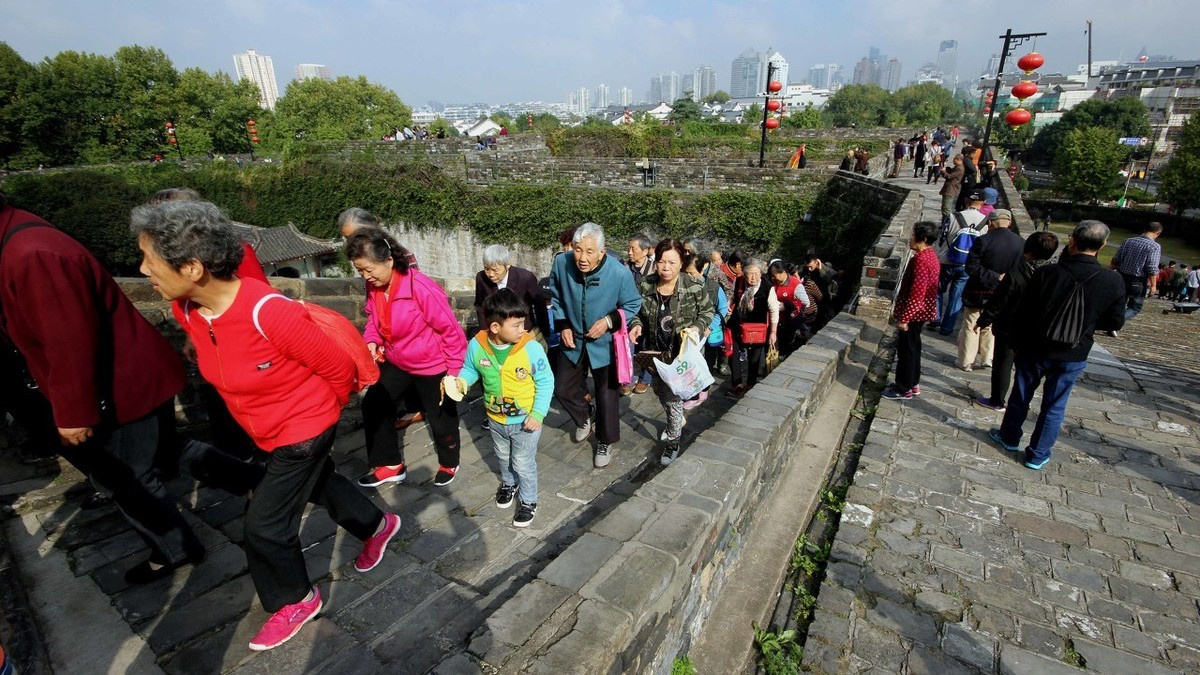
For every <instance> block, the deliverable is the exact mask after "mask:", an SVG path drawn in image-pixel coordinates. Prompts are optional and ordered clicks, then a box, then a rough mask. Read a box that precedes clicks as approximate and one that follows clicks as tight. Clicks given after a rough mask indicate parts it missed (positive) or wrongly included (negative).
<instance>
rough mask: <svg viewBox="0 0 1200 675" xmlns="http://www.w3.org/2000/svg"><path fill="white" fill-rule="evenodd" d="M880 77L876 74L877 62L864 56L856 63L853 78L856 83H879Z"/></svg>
mask: <svg viewBox="0 0 1200 675" xmlns="http://www.w3.org/2000/svg"><path fill="white" fill-rule="evenodd" d="M878 81H879V78H878V77H876V76H875V64H873V63H871V60H870V59H869V58H867V57H865V56H864V57H862V59H860V60H859V62H858V63H856V64H854V78H853V79H852V80H851V82H852V83H854V84H878Z"/></svg>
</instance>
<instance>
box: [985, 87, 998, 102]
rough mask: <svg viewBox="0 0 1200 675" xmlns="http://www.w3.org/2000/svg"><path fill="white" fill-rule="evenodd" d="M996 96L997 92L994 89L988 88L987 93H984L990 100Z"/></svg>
mask: <svg viewBox="0 0 1200 675" xmlns="http://www.w3.org/2000/svg"><path fill="white" fill-rule="evenodd" d="M995 96H996V92H994V91H992V90H991V89H988V90H987V93H986V94H984V97H985V98H987V100H989V101H990V100H992V98H993V97H995Z"/></svg>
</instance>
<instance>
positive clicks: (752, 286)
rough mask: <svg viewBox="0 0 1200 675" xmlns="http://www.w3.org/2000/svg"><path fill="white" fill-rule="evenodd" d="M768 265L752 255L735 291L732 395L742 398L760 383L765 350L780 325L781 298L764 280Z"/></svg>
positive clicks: (773, 339)
mask: <svg viewBox="0 0 1200 675" xmlns="http://www.w3.org/2000/svg"><path fill="white" fill-rule="evenodd" d="M766 267H767V266H766V264H765V263H763V261H762V260H760V259H758V258H751V259H750V261H749V262H747V263H746V266H745V272H744V274H745V276H744V277H743V278H742V280H741V281H740V283H739V284H738V286H737V288H736V289H735V290H734V294H733V297H734V301H733V305H734V310H733V315H732V316H731V317H730V319H729V327H730V328H731V329H732V332H733V356H732V357H730V361H731V370H732V372H733V377H732V386H731V387H730V388H729V395H730V396H732V397H733V398H741V397H742V396H744V395H745V393H746V392H747V391H748V390H749V389H750V388H751V387H753V386H754V385H756V384H758V372H759V370H761V369H762V365H763V353H764V352H765V351H766V347H767V345H770V346H772V347H773V346H775V342H776V333H777V331H778V328H779V306H780V305H779V298H778V297H777V296H776V295H775V287H774V286H773V285H771V283H770V282H767V281H765V280H764V279H763V274H764V272H765V271H766Z"/></svg>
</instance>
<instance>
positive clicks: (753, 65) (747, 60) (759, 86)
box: [729, 48, 767, 98]
mask: <svg viewBox="0 0 1200 675" xmlns="http://www.w3.org/2000/svg"><path fill="white" fill-rule="evenodd" d="M766 84H767V57H766V55H765V54H763V53H762V52H756V51H754V49H753V48H751V49H747V50H746V51H744V52H742V53H741V54H739V55H738V57H737V58H736V59H734V60H733V66H732V67H731V68H730V71H729V95H730V97H732V98H755V97H757V96H758V95H759V94H761V93H762V92H763V89H764V88H765V87H766Z"/></svg>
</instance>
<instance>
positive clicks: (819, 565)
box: [753, 328, 895, 675]
mask: <svg viewBox="0 0 1200 675" xmlns="http://www.w3.org/2000/svg"><path fill="white" fill-rule="evenodd" d="M894 357H895V329H894V328H892V329H890V330H889V331H888V332H887V334H886V335H885V336H884V338H883V339H881V340H880V341H879V345H878V347H877V349H876V351H875V355H874V357H873V358H872V359H871V362H870V364H869V365H868V367H867V373H866V377H864V378H863V380H862V385H861V386H860V387H859V392H858V397H857V399H856V400H855V404H854V409H853V410H852V411H851V413H850V419H849V422H848V423H847V425H846V428H845V430H844V431H843V433H842V437H841V438H840V439H839V447H838V450H837V456H836V458H835V459H834V462H833V467H832V469H831V471H830V473H829V474H828V476H827V477H826V480H825V485H824V486H823V488H822V489H821V495H820V501H819V504H818V506H817V509H816V513H815V515H814V516H813V518H812V519H811V520H810V521H809V523H808V525H807V527H806V528H805V530H804V532H803V533H802V534H801V535H800V538H799V539H797V540H796V543H795V546H794V547H793V549H792V556H791V560H790V562H789V569H788V571H787V573H786V576H785V578H784V583H783V586H782V588H780V590H779V596H778V601H777V603H776V605H775V610H774V612H773V613H772V614H771V619H770V623H769V624H768V625H766V626H754V627H753V629H754V643H755V648H756V649H757V652H758V664H757V670H756V672H757V673H758V674H759V675H763V674H765V675H779V674H782V673H798V672H800V662H801V660H802V658H803V653H804V652H803V647H802V645H803V644H804V642H805V639H806V638H807V636H808V627H809V624H811V623H812V619H813V613H814V610H815V609H816V607H817V603H818V598H817V591H818V589H820V587H821V581H822V580H823V579H824V578H825V567H826V565H827V564H828V560H829V551H830V549H831V548H832V547H833V541H834V538H835V537H836V536H837V531H838V525H839V524H840V522H841V517H842V507H843V506H844V505H845V497H846V491H847V489H849V487H850V484H851V483H852V482H853V480H854V473H855V471H856V470H857V468H858V458H859V454H860V453H861V452H862V447H863V443H864V441H865V440H866V437H867V433H868V432H869V431H870V429H871V422H872V420H874V419H875V409H876V406H877V405H878V404H879V399H880V395H881V394H882V392H883V389H884V387H885V386H886V385H887V378H888V374H889V373H890V371H891V365H892V360H893V359H894Z"/></svg>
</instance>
